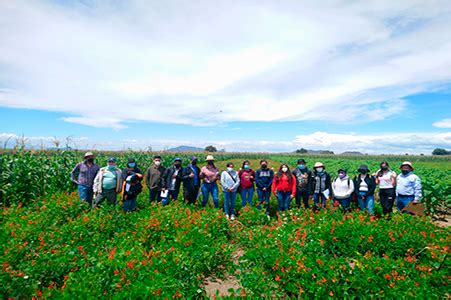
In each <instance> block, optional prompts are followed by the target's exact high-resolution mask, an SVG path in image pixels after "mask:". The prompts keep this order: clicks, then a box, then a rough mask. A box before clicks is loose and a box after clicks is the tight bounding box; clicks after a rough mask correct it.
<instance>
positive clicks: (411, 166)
mask: <svg viewBox="0 0 451 300" xmlns="http://www.w3.org/2000/svg"><path fill="white" fill-rule="evenodd" d="M403 166H409V167H410V168H411V169H412V170H413V165H412V163H411V162H410V161H405V162H403V163H402V164H401V166H400V167H399V168H400V169H401V168H402V167H403Z"/></svg>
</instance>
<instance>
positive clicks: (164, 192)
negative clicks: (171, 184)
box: [160, 190, 169, 198]
mask: <svg viewBox="0 0 451 300" xmlns="http://www.w3.org/2000/svg"><path fill="white" fill-rule="evenodd" d="M168 195H169V190H165V191H161V193H160V196H161V198H167V197H168Z"/></svg>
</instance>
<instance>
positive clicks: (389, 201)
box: [379, 188, 396, 215]
mask: <svg viewBox="0 0 451 300" xmlns="http://www.w3.org/2000/svg"><path fill="white" fill-rule="evenodd" d="M395 199H396V193H395V188H391V189H380V190H379V200H380V201H381V206H382V213H383V214H384V215H386V214H389V213H391V212H393V204H394V203H395Z"/></svg>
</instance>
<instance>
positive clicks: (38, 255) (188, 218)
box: [0, 150, 451, 299]
mask: <svg viewBox="0 0 451 300" xmlns="http://www.w3.org/2000/svg"><path fill="white" fill-rule="evenodd" d="M82 155H83V154H82V153H81V152H78V151H54V152H41V151H35V152H34V151H24V150H18V151H14V152H3V153H1V155H0V197H1V198H0V202H1V205H2V207H3V211H2V215H1V225H0V226H1V231H0V263H1V264H2V270H1V272H0V281H1V283H2V284H1V287H0V296H1V298H16V299H22V298H31V297H35V298H37V299H39V298H50V297H52V298H54V297H55V298H69V297H70V298H83V299H85V298H143V297H145V298H168V299H169V298H202V297H213V296H223V297H227V296H230V297H250V298H261V297H266V298H282V297H289V298H297V297H301V298H328V297H331V298H332V297H338V298H356V297H375V298H376V297H377V298H382V297H389V298H394V297H403V298H434V299H437V298H447V297H449V293H450V288H449V283H450V273H449V268H450V263H449V258H448V255H449V245H450V237H449V232H450V230H449V227H446V226H445V227H443V226H437V225H436V223H435V222H434V221H433V216H434V215H437V214H441V215H446V214H448V212H449V208H450V206H451V205H450V204H451V203H450V201H451V198H450V194H451V193H450V192H451V190H450V189H451V187H450V182H451V161H450V158H449V157H441V158H438V157H419V156H418V157H404V156H399V157H396V156H388V157H371V156H361V157H340V156H309V155H307V156H304V158H305V159H306V160H307V163H308V166H312V165H313V163H314V162H315V161H322V162H323V163H325V164H326V169H327V170H328V171H329V172H331V174H335V173H336V170H337V169H338V168H340V167H344V168H347V169H348V170H349V173H351V174H354V173H356V170H357V168H358V166H359V165H360V164H367V165H368V166H369V168H370V170H371V171H376V170H377V166H378V164H379V162H380V161H381V160H387V161H388V162H389V163H390V164H391V166H392V167H393V169H396V168H397V166H398V165H399V164H400V163H401V162H402V161H403V160H410V161H412V162H413V164H414V166H415V168H416V169H415V172H416V173H417V174H418V175H419V176H420V177H421V178H422V180H423V186H424V195H425V199H424V202H425V204H426V208H427V211H428V215H427V216H425V217H414V216H410V215H406V214H399V213H395V214H394V215H393V217H392V218H391V219H386V218H383V217H381V216H380V211H381V209H380V206H379V205H378V204H377V205H376V216H377V217H376V218H375V219H374V218H370V217H369V216H368V215H366V214H364V213H361V212H358V211H357V210H355V211H353V212H352V213H350V214H347V215H343V214H342V212H341V211H340V210H337V209H335V208H334V207H332V206H331V205H329V207H328V209H326V210H322V211H320V212H319V213H313V212H312V211H310V210H304V209H291V210H290V211H288V212H287V213H285V214H283V215H279V214H277V212H276V200H275V199H271V201H272V202H271V206H272V209H271V214H270V217H269V218H268V217H267V216H266V215H265V214H264V213H263V211H260V210H258V209H257V208H256V207H246V208H241V205H240V202H241V200H240V198H239V196H238V197H237V210H238V217H237V220H235V221H229V220H227V219H226V217H225V216H224V213H223V212H222V210H218V209H214V208H213V207H211V206H208V207H206V208H205V209H202V208H201V207H199V205H195V206H188V205H186V204H184V203H183V202H182V201H181V200H182V199H181V197H180V198H179V201H176V202H174V203H171V204H170V205H169V206H166V207H162V206H160V205H156V204H152V205H151V204H149V202H148V200H147V198H148V192H147V191H146V189H145V190H144V192H143V193H142V194H141V195H140V197H139V199H138V210H137V212H135V213H132V214H124V213H123V212H122V210H121V208H120V206H116V207H110V206H107V205H105V206H104V207H102V208H100V209H96V210H90V209H89V208H88V207H87V205H85V204H80V203H79V200H78V195H77V194H76V193H75V186H74V185H73V184H72V183H71V181H70V178H69V173H70V171H71V170H72V168H73V166H74V165H75V164H76V163H77V162H78V161H79V160H80V158H81V156H82ZM109 155H114V156H116V157H117V158H118V161H119V162H118V165H119V166H120V167H123V166H125V162H126V160H127V158H128V157H130V156H133V157H135V158H136V160H137V162H138V166H139V167H140V168H141V169H143V170H144V169H146V168H147V167H148V166H149V165H150V162H151V157H152V156H153V153H147V152H142V153H137V152H133V153H99V154H98V156H97V161H98V163H100V164H101V165H103V164H104V163H105V161H106V158H107V157H108V156H109ZM162 155H163V164H164V165H165V166H168V165H170V163H171V161H172V159H173V158H174V157H176V156H180V157H181V158H182V159H183V163H184V165H186V164H187V162H188V157H189V156H191V155H190V154H180V155H176V154H169V153H163V154H162ZM198 156H199V160H200V162H199V163H200V164H203V158H204V154H198ZM215 157H216V159H217V166H218V167H219V168H220V169H224V168H225V164H226V163H227V162H229V161H232V162H234V163H235V165H236V167H239V166H240V165H241V162H242V161H243V160H244V159H248V160H250V161H251V165H252V167H253V168H257V166H258V161H259V160H260V159H261V158H265V159H268V161H269V164H270V166H271V167H274V168H278V165H279V164H280V163H281V162H287V163H289V164H290V165H291V166H294V165H295V164H296V160H297V159H298V158H299V157H298V156H296V155H276V154H257V153H256V154H238V153H237V154H233V153H220V154H219V153H218V154H215ZM254 197H255V196H254ZM254 199H256V198H254ZM220 201H221V203H222V194H221V193H220ZM254 202H255V201H254ZM217 282H220V284H217ZM216 287H218V290H216ZM229 288H230V290H229Z"/></svg>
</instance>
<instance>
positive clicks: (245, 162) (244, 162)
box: [242, 160, 251, 168]
mask: <svg viewBox="0 0 451 300" xmlns="http://www.w3.org/2000/svg"><path fill="white" fill-rule="evenodd" d="M245 164H248V165H250V164H251V163H250V162H249V161H248V160H245V161H243V166H242V167H243V168H244V165H245Z"/></svg>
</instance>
